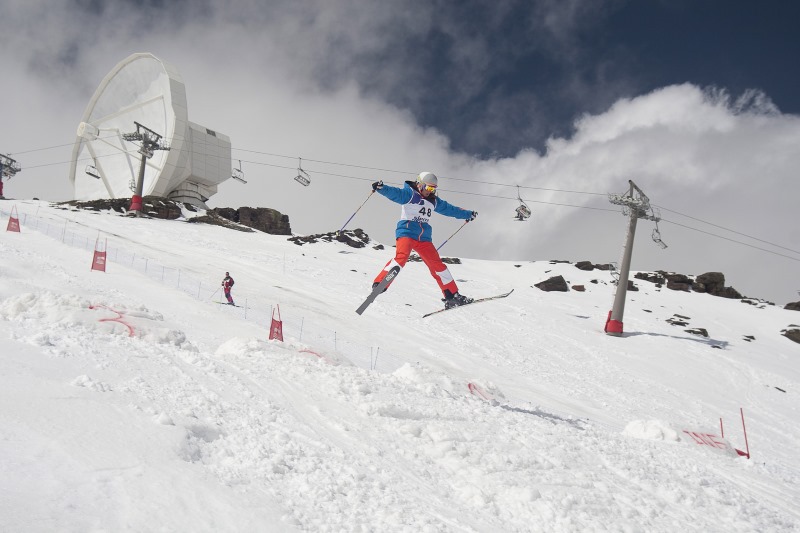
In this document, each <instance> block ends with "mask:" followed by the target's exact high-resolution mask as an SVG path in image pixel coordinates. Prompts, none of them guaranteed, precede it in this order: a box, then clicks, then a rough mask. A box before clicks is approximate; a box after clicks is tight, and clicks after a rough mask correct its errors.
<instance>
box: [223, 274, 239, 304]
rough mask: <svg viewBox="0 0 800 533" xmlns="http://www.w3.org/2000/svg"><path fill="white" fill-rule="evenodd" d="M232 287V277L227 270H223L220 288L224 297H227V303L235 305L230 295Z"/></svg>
mask: <svg viewBox="0 0 800 533" xmlns="http://www.w3.org/2000/svg"><path fill="white" fill-rule="evenodd" d="M232 288H233V278H232V277H231V275H230V273H229V272H225V278H223V280H222V290H223V291H224V292H225V298H227V299H228V305H236V304H235V303H233V298H232V297H231V289H232Z"/></svg>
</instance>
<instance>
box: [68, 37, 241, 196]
mask: <svg viewBox="0 0 800 533" xmlns="http://www.w3.org/2000/svg"><path fill="white" fill-rule="evenodd" d="M137 123H138V124H139V125H143V126H145V127H146V128H148V129H149V130H151V131H153V132H155V133H157V134H158V135H160V136H161V139H162V143H163V144H164V145H165V146H166V147H168V148H169V150H156V151H154V152H153V153H152V157H149V158H147V159H146V166H145V172H144V179H143V187H142V195H143V196H147V195H155V196H165V197H169V198H172V199H174V200H176V201H182V202H188V203H191V204H195V205H198V206H200V207H203V208H206V205H205V202H206V201H207V200H208V199H209V198H210V197H211V196H212V195H214V194H215V193H216V192H217V185H219V184H220V183H222V182H223V181H225V180H226V179H228V178H230V177H231V142H230V138H228V136H227V135H223V134H221V133H217V132H215V131H213V130H210V129H208V128H206V127H203V126H200V125H198V124H194V123H192V122H189V120H188V117H187V104H186V87H185V86H184V84H183V80H182V79H181V76H180V74H178V71H177V70H176V69H175V68H174V67H172V66H171V65H169V64H168V63H166V62H164V61H162V60H160V59H158V58H157V57H155V56H154V55H152V54H149V53H138V54H133V55H130V56H128V57H127V58H125V59H124V60H123V61H121V62H119V63H118V64H117V65H116V66H115V67H114V68H113V69H112V70H111V72H109V73H108V74H107V75H106V77H105V78H103V81H101V82H100V86H99V87H98V88H97V90H96V91H95V93H94V96H92V99H91V100H90V101H89V105H88V106H87V107H86V111H84V113H83V117H82V118H81V123H80V124H79V125H78V131H77V135H78V137H77V138H76V140H75V145H74V147H73V150H72V165H71V168H70V175H69V179H70V182H71V183H72V186H73V191H74V198H75V199H76V200H96V199H102V198H127V197H131V196H132V195H133V192H134V190H135V188H136V182H137V180H138V178H139V169H140V165H141V160H142V155H141V154H140V152H139V148H140V146H137V145H136V144H135V143H133V142H130V141H126V140H125V139H124V138H123V135H125V134H130V133H134V132H136V131H137ZM87 165H88V166H87ZM84 168H86V169H87V170H86V171H85V172H84ZM88 169H91V172H90V171H89V170H88Z"/></svg>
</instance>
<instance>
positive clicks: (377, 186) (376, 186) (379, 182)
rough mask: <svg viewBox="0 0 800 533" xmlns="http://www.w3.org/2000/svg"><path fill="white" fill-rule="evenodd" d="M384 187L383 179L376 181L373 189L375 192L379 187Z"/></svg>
mask: <svg viewBox="0 0 800 533" xmlns="http://www.w3.org/2000/svg"><path fill="white" fill-rule="evenodd" d="M382 187H383V182H382V181H376V182H375V183H373V184H372V191H373V192H374V191H377V190H378V189H381V188H382Z"/></svg>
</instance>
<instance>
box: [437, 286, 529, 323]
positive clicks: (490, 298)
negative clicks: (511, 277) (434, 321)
mask: <svg viewBox="0 0 800 533" xmlns="http://www.w3.org/2000/svg"><path fill="white" fill-rule="evenodd" d="M512 292H514V289H511V290H510V291H508V292H507V293H505V294H498V295H497V296H487V297H486V298H478V299H476V300H472V301H471V302H470V303H468V304H464V305H457V306H455V307H451V308H450V309H447V308H444V309H437V310H436V311H431V312H430V313H428V314H426V315H422V318H425V317H428V316H431V315H435V314H436V313H441V312H442V311H452V310H453V309H460V308H462V307H467V306H470V305H472V304H476V303H478V302H488V301H489V300H497V299H498V298H505V297H506V296H508V295H509V294H511V293H512Z"/></svg>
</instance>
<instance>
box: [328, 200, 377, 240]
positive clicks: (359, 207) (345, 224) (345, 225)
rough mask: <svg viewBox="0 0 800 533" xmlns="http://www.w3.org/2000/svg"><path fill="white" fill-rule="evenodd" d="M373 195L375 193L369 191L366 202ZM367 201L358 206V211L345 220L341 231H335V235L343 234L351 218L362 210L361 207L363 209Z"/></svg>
mask: <svg viewBox="0 0 800 533" xmlns="http://www.w3.org/2000/svg"><path fill="white" fill-rule="evenodd" d="M373 194H375V191H370V193H369V195H368V196H367V200H369V199H370V198H372V195H373ZM367 200H364V202H363V203H362V204H361V205H360V206H358V209H356V211H355V213H353V214H352V215H350V218H348V219H347V222H345V223H344V226H342V229H340V230H339V231H337V232H336V233H337V234H339V233H341V232H343V231H344V228H346V227H347V225H348V224H349V223H350V221H351V220H353V217H354V216H356V213H358V212H359V211H361V208H362V207H364V204H365V203H367Z"/></svg>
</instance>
